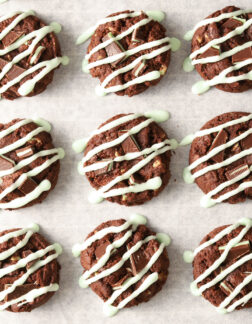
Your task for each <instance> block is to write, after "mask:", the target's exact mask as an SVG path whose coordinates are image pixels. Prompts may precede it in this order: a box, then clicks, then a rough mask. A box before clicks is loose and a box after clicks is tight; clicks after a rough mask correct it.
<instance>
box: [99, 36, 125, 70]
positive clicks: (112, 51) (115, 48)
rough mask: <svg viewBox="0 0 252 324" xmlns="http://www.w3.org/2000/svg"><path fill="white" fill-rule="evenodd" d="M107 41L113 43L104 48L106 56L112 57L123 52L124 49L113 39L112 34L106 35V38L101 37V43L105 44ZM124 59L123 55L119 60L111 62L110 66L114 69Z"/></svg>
mask: <svg viewBox="0 0 252 324" xmlns="http://www.w3.org/2000/svg"><path fill="white" fill-rule="evenodd" d="M109 39H113V42H112V43H111V44H109V45H108V46H106V47H105V50H106V52H107V55H108V56H113V55H116V54H120V53H123V52H124V48H123V47H122V45H121V44H120V43H119V42H118V41H117V40H116V39H115V37H114V35H113V34H112V33H108V34H107V35H106V36H104V37H103V39H102V41H103V42H106V41H107V40H109ZM124 58H125V55H124V56H123V57H122V58H120V59H119V60H117V61H115V62H112V63H111V65H112V66H113V67H115V66H116V65H118V64H119V63H120V62H121V61H122V60H123V59H124Z"/></svg>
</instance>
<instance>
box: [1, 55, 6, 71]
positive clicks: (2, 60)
mask: <svg viewBox="0 0 252 324" xmlns="http://www.w3.org/2000/svg"><path fill="white" fill-rule="evenodd" d="M6 64H8V61H6V60H4V59H3V58H1V57H0V69H1V70H2V69H3V68H4V67H5V65H6Z"/></svg>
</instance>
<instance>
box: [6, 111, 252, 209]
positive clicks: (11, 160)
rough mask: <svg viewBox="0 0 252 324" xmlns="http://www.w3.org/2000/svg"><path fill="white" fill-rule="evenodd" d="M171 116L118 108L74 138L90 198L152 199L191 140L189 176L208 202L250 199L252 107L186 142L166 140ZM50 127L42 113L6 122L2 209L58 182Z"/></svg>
mask: <svg viewBox="0 0 252 324" xmlns="http://www.w3.org/2000/svg"><path fill="white" fill-rule="evenodd" d="M168 118H169V113H168V112H166V111H162V110H161V111H159V110H154V111H149V112H146V113H144V114H139V113H135V114H127V115H125V114H120V115H117V116H114V117H113V118H110V119H109V120H107V121H106V122H105V123H103V124H102V125H101V126H100V127H99V128H98V129H97V130H96V131H94V132H93V133H92V134H91V135H90V136H89V137H88V138H84V139H80V140H77V141H75V142H74V143H73V149H74V150H75V151H76V152H77V153H80V152H82V151H84V156H83V158H82V159H81V161H80V162H79V165H78V171H79V173H80V174H81V175H84V174H85V175H86V176H87V178H88V180H89V182H90V184H91V186H92V187H94V189H95V190H94V191H93V192H92V193H91V195H90V197H89V200H90V202H92V203H100V202H102V201H103V200H104V199H106V200H108V201H110V202H116V203H119V204H121V205H125V206H133V205H140V204H143V203H145V202H146V201H149V200H150V199H152V198H153V197H155V196H157V195H158V194H159V193H161V191H162V190H163V189H164V188H165V186H166V185H167V184H168V182H169V180H170V176H171V172H170V160H171V155H172V154H171V153H172V151H173V150H175V149H180V148H182V147H183V146H184V145H188V144H190V143H192V145H191V150H190V157H189V163H190V165H189V166H188V167H186V168H185V169H184V174H183V176H184V180H185V182H187V183H193V182H194V181H195V182H196V183H197V185H198V186H199V187H200V188H201V190H202V191H203V192H204V194H205V195H204V196H203V198H202V199H201V205H202V206H204V207H211V206H214V205H216V204H218V203H220V202H229V203H238V202H242V201H245V200H246V198H249V199H251V198H252V178H251V171H252V114H249V113H244V112H231V113H225V114H222V115H220V116H217V117H215V118H213V119H212V120H210V121H209V122H207V123H206V124H205V125H204V126H203V127H202V128H201V130H200V131H198V132H196V133H195V134H190V135H188V136H186V137H185V138H184V139H183V140H182V141H181V142H178V141H177V140H175V139H168V137H167V134H166V133H165V131H164V130H163V129H162V128H161V127H160V126H159V125H158V123H160V122H165V121H166V120H167V119H168ZM50 130H51V125H50V124H49V123H48V122H47V121H45V120H43V119H37V120H35V121H33V120H31V119H15V120H13V121H11V122H10V123H7V124H1V125H0V179H1V183H0V208H1V209H16V208H21V207H24V206H31V205H34V204H36V203H40V202H42V201H43V200H44V199H45V198H46V196H47V195H48V193H49V192H50V191H51V190H52V189H53V188H54V187H55V185H56V183H57V179H58V174H59V169H60V162H59V161H60V160H61V159H62V158H64V155H65V152H64V150H63V149H62V148H55V147H54V145H53V143H52V138H51V135H50Z"/></svg>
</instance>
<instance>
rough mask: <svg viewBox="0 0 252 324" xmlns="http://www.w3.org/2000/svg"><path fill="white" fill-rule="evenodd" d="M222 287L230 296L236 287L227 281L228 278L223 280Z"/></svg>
mask: <svg viewBox="0 0 252 324" xmlns="http://www.w3.org/2000/svg"><path fill="white" fill-rule="evenodd" d="M220 289H221V290H222V291H223V292H224V294H225V295H227V296H229V295H230V294H231V293H232V292H233V291H234V287H233V286H232V285H231V284H230V283H229V282H228V281H226V280H225V281H223V282H221V284H220Z"/></svg>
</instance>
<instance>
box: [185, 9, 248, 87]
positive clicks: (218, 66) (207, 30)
mask: <svg viewBox="0 0 252 324" xmlns="http://www.w3.org/2000/svg"><path fill="white" fill-rule="evenodd" d="M237 10H240V9H239V8H237V7H235V6H228V7H226V8H224V9H222V10H218V11H216V12H215V13H213V14H212V15H210V16H208V17H207V18H213V17H218V16H219V15H221V14H223V13H229V12H233V11H237ZM238 17H239V18H241V19H245V20H246V21H247V20H249V19H251V18H252V13H248V14H243V15H240V16H238ZM241 25H242V22H241V21H238V20H236V19H233V18H229V19H223V20H221V21H220V22H217V23H215V22H214V23H211V24H208V25H206V26H202V27H200V28H198V29H197V30H196V32H195V34H194V36H193V39H192V50H191V52H192V53H193V52H195V51H196V50H198V49H200V48H202V47H203V46H204V45H206V44H207V43H209V42H210V41H212V40H213V39H217V38H220V37H222V36H225V35H226V34H228V33H230V32H231V31H232V30H234V29H235V28H237V27H239V26H241ZM249 41H250V42H251V41H252V27H251V26H250V27H249V28H248V29H246V30H245V31H244V32H243V33H242V34H240V35H237V36H235V37H232V38H230V39H229V40H227V41H226V42H224V43H222V44H220V52H221V53H223V52H227V51H229V50H231V49H233V48H235V47H237V46H239V45H243V44H244V43H247V42H249ZM215 55H219V50H218V49H216V48H213V47H211V48H210V49H208V50H207V51H206V52H204V53H203V54H199V55H197V57H196V59H201V58H206V57H210V56H215ZM249 58H252V47H249V48H248V49H247V50H246V51H243V52H238V53H237V54H234V55H233V56H230V57H227V58H225V59H223V60H221V61H219V62H215V63H207V64H197V65H196V70H197V71H198V73H199V74H200V75H201V76H202V78H203V79H205V80H211V79H213V78H214V77H215V76H217V75H219V74H220V73H221V72H222V71H223V70H225V69H227V68H229V67H231V66H233V65H234V64H235V63H237V62H241V61H243V60H245V59H249ZM251 70H252V64H250V65H247V66H244V67H243V68H241V69H239V70H237V71H233V72H231V73H229V74H228V75H227V76H228V77H232V76H239V75H242V74H245V73H248V72H250V71H251ZM216 88H218V89H220V90H223V91H227V92H243V91H246V90H249V89H251V88H252V81H251V80H242V81H236V82H234V83H226V84H218V85H216Z"/></svg>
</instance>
